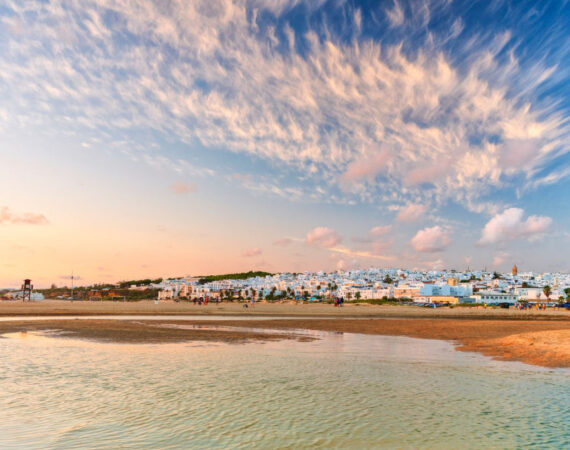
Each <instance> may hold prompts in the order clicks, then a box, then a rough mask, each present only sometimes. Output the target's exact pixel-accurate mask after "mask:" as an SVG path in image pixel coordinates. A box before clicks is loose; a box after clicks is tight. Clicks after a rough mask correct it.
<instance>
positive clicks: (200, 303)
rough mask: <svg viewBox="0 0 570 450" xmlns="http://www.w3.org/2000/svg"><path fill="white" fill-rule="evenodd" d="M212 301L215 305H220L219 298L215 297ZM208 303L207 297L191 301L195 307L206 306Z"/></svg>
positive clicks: (195, 298)
mask: <svg viewBox="0 0 570 450" xmlns="http://www.w3.org/2000/svg"><path fill="white" fill-rule="evenodd" d="M214 300H215V302H216V303H220V297H215V298H214ZM209 301H210V297H208V296H207V295H206V297H194V298H193V299H192V303H194V304H195V305H196V304H198V305H200V306H202V305H204V306H207V305H208V302H209Z"/></svg>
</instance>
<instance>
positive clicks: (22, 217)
mask: <svg viewBox="0 0 570 450" xmlns="http://www.w3.org/2000/svg"><path fill="white" fill-rule="evenodd" d="M48 223H49V221H48V220H47V218H46V216H44V215H43V214H36V213H29V212H28V213H22V214H16V213H13V212H12V211H11V210H10V208H8V207H7V206H3V207H2V208H0V225H2V224H13V225H46V224H48Z"/></svg>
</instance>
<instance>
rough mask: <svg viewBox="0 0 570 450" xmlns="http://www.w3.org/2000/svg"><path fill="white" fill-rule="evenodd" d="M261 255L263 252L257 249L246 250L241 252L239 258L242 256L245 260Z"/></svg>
mask: <svg viewBox="0 0 570 450" xmlns="http://www.w3.org/2000/svg"><path fill="white" fill-rule="evenodd" d="M262 253H263V252H262V251H261V249H259V248H248V249H245V250H244V251H242V252H241V256H244V257H246V258H251V257H254V256H259V255H261V254H262Z"/></svg>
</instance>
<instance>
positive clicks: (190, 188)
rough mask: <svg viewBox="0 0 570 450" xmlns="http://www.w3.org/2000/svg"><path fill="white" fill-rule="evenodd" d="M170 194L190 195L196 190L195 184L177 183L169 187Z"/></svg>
mask: <svg viewBox="0 0 570 450" xmlns="http://www.w3.org/2000/svg"><path fill="white" fill-rule="evenodd" d="M170 189H171V190H172V192H174V193H176V194H190V193H192V192H196V191H197V190H198V186H196V183H184V182H183V181H177V182H176V183H173V184H172V185H170Z"/></svg>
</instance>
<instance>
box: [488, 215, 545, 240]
mask: <svg viewBox="0 0 570 450" xmlns="http://www.w3.org/2000/svg"><path fill="white" fill-rule="evenodd" d="M523 215H524V211H523V210H522V209H520V208H509V209H506V210H505V211H503V212H502V213H500V214H497V215H495V216H494V217H493V218H492V219H491V220H489V222H487V224H486V225H485V228H483V232H482V233H481V239H480V240H479V244H481V245H487V244H494V243H496V242H500V241H511V240H513V239H529V240H534V239H538V238H540V237H542V236H543V235H544V234H545V233H546V232H548V231H549V230H550V227H551V225H552V219H551V218H550V217H545V216H529V217H528V218H527V219H526V220H522V219H523Z"/></svg>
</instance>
